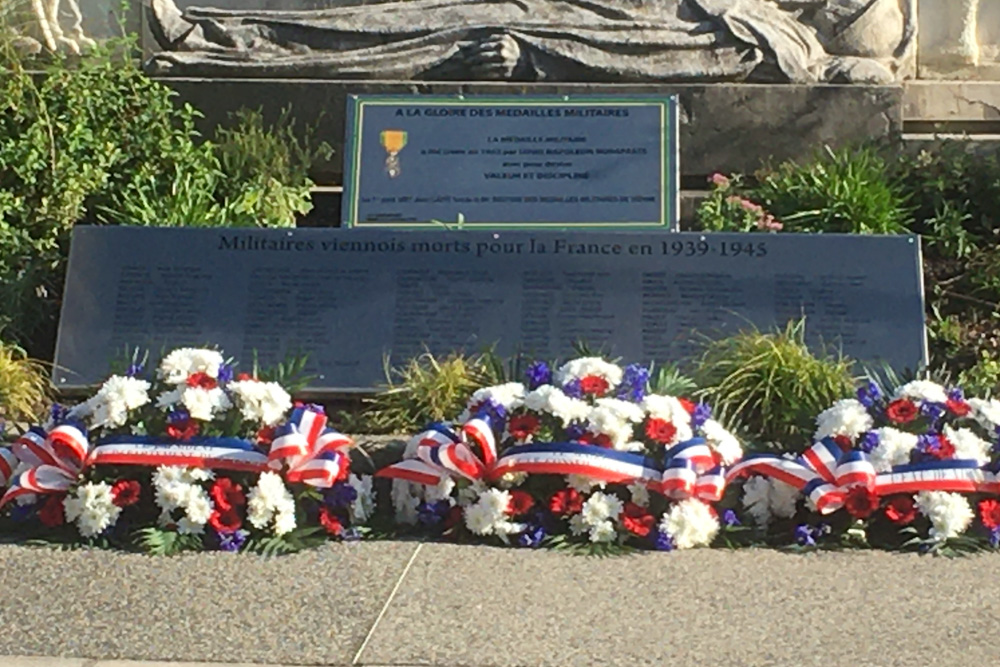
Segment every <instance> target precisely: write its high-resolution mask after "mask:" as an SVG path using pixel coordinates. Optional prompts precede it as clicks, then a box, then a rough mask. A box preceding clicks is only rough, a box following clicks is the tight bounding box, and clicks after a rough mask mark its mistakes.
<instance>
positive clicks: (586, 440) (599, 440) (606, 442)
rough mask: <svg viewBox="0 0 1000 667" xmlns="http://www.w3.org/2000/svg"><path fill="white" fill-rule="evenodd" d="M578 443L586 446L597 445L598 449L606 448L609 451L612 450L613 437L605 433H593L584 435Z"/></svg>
mask: <svg viewBox="0 0 1000 667" xmlns="http://www.w3.org/2000/svg"><path fill="white" fill-rule="evenodd" d="M577 442H579V443H581V444H584V445H597V446H598V447H605V448H607V449H610V448H611V444H612V443H611V436H608V435H605V434H604V433H598V434H597V435H594V434H593V433H584V434H583V435H581V436H580V437H579V438H578V439H577Z"/></svg>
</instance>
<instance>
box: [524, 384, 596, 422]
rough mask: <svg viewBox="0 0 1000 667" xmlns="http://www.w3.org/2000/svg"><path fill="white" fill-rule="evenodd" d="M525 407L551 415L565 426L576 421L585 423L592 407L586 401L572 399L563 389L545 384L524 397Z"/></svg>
mask: <svg viewBox="0 0 1000 667" xmlns="http://www.w3.org/2000/svg"><path fill="white" fill-rule="evenodd" d="M524 406H525V407H526V408H528V409H529V410H532V411H534V412H541V413H545V414H550V415H552V416H553V417H555V418H556V419H558V420H560V421H561V422H562V424H563V426H569V425H570V424H571V423H572V422H575V421H584V420H586V419H587V418H588V417H589V416H590V405H589V404H588V403H587V402H586V401H581V400H579V399H576V398H570V397H569V396H567V395H566V394H565V393H564V392H563V390H562V389H560V388H559V387H555V386H553V385H550V384H544V385H542V386H541V387H539V388H538V389H535V390H534V391H531V392H529V393H528V394H526V395H525V397H524Z"/></svg>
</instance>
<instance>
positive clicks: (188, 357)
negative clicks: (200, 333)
mask: <svg viewBox="0 0 1000 667" xmlns="http://www.w3.org/2000/svg"><path fill="white" fill-rule="evenodd" d="M224 362H225V360H224V359H223V358H222V354H220V353H219V352H218V351H216V350H205V349H197V348H190V347H185V348H180V349H177V350H174V351H173V352H171V353H170V354H168V355H167V356H165V357H163V360H162V361H160V369H159V376H160V378H161V379H163V380H164V381H165V382H167V383H168V384H183V383H184V382H186V381H187V379H188V376H189V375H192V374H194V373H205V374H206V375H209V376H210V377H213V378H218V377H219V368H220V367H221V366H222V364H223V363H224Z"/></svg>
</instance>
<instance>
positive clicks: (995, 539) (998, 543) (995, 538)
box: [990, 528, 1000, 549]
mask: <svg viewBox="0 0 1000 667" xmlns="http://www.w3.org/2000/svg"><path fill="white" fill-rule="evenodd" d="M990 546H991V547H993V548H994V549H996V548H998V547H1000V528H994V529H993V530H991V531H990Z"/></svg>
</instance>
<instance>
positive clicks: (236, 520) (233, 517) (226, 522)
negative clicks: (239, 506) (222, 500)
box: [208, 508, 243, 534]
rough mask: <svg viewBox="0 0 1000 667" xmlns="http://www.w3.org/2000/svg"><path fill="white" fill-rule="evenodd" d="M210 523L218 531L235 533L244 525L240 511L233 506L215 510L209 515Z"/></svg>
mask: <svg viewBox="0 0 1000 667" xmlns="http://www.w3.org/2000/svg"><path fill="white" fill-rule="evenodd" d="M208 525H210V526H211V527H212V528H213V529H214V530H215V532H217V533H220V534H221V533H235V532H236V531H237V530H239V529H240V528H241V527H242V526H243V520H242V519H240V515H239V512H237V511H236V510H235V509H233V508H229V509H221V510H218V509H217V510H215V511H213V512H212V514H211V516H209V517H208Z"/></svg>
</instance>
